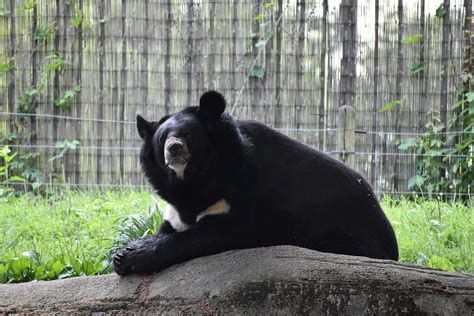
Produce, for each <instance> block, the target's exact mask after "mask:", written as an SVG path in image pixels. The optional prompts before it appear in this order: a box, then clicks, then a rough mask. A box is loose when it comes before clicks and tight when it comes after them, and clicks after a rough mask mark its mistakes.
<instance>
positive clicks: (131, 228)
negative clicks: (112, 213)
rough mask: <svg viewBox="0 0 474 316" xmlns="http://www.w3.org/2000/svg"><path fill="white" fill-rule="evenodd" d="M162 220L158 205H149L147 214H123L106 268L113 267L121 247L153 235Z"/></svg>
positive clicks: (118, 222) (118, 223) (119, 220)
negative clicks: (114, 259)
mask: <svg viewBox="0 0 474 316" xmlns="http://www.w3.org/2000/svg"><path fill="white" fill-rule="evenodd" d="M161 222H162V220H161V213H160V212H159V209H158V207H157V206H156V205H153V207H149V209H148V211H147V213H146V214H127V215H124V216H121V217H120V218H119V219H118V220H117V221H116V224H117V227H118V235H117V236H116V237H115V238H113V246H112V248H110V250H109V252H108V255H107V261H106V265H105V266H106V269H111V268H112V259H113V257H114V255H115V253H116V252H117V251H118V250H119V249H121V248H123V247H125V246H126V245H127V244H129V243H130V242H132V241H134V240H136V239H139V238H145V237H148V236H151V235H153V234H154V233H155V232H156V230H157V227H158V226H159V225H160V224H161Z"/></svg>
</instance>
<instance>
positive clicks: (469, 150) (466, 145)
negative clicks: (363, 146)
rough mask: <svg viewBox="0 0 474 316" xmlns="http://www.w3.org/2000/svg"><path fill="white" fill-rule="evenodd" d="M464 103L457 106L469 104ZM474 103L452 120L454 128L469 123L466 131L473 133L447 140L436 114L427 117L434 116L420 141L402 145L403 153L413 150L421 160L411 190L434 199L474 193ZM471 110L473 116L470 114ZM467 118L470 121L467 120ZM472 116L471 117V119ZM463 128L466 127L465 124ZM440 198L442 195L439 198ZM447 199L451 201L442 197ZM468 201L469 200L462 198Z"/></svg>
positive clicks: (404, 142)
mask: <svg viewBox="0 0 474 316" xmlns="http://www.w3.org/2000/svg"><path fill="white" fill-rule="evenodd" d="M461 101H462V102H461V103H459V104H456V106H461V105H460V104H465V101H466V99H465V98H464V97H463V98H462V100H461ZM473 103H474V102H470V103H469V107H467V108H466V109H464V110H463V111H461V112H459V113H457V114H456V113H455V115H454V118H453V119H451V120H450V125H451V126H453V125H454V124H455V123H458V124H457V126H460V124H459V121H469V122H470V124H468V128H467V129H465V131H469V132H470V133H468V134H467V136H464V135H457V134H452V135H449V136H448V137H445V134H443V132H444V131H445V126H444V124H443V122H442V120H441V115H440V113H439V111H436V110H432V111H430V112H429V113H428V114H427V115H429V116H430V120H429V122H428V123H427V124H426V126H425V127H426V132H425V133H424V134H423V135H421V136H420V137H419V138H416V139H407V140H405V141H402V142H399V143H398V149H400V150H413V151H414V152H415V153H416V154H418V155H419V156H417V161H416V165H415V166H416V175H415V176H414V177H412V178H411V179H410V180H409V181H408V186H409V188H410V189H413V190H415V191H418V192H428V193H429V195H430V196H432V195H434V192H448V193H454V194H456V193H463V194H465V193H466V192H471V191H472V184H473V183H474V174H473V172H472V163H473V157H474V155H473V150H474V137H473V136H472V132H473V128H472V118H473V115H474V104H473ZM469 110H470V111H471V112H472V114H469ZM466 115H467V117H466ZM469 116H471V117H470V118H469ZM461 125H462V124H461ZM437 195H438V194H437ZM438 197H439V198H443V199H447V198H449V197H448V196H447V197H443V196H441V195H440V196H438ZM460 198H461V199H464V200H466V199H467V197H465V196H460Z"/></svg>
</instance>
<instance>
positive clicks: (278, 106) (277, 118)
mask: <svg viewBox="0 0 474 316" xmlns="http://www.w3.org/2000/svg"><path fill="white" fill-rule="evenodd" d="M282 14H283V0H278V6H277V19H280V16H281V15H282ZM282 24H283V21H280V23H279V24H278V25H277V27H276V30H275V33H276V34H275V41H276V52H275V105H274V108H275V113H274V119H273V126H274V127H276V128H278V127H282V126H283V108H282V107H283V106H282V101H281V89H282V86H281V85H282V83H281V59H282V51H281V44H282V43H281V42H282V29H281V25H282Z"/></svg>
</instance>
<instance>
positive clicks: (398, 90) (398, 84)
mask: <svg viewBox="0 0 474 316" xmlns="http://www.w3.org/2000/svg"><path fill="white" fill-rule="evenodd" d="M403 14H404V12H403V0H398V8H397V18H398V33H397V35H398V36H397V77H396V79H395V98H396V99H397V100H400V99H401V97H402V77H403V74H404V63H403V46H402V40H403V31H404V30H403ZM395 130H396V132H399V131H400V107H399V106H397V107H396V108H395ZM399 169H400V166H399V157H398V156H395V161H394V164H393V173H394V178H393V189H394V190H395V191H398V190H399V183H398V180H399V174H398V173H399Z"/></svg>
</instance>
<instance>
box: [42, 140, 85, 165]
mask: <svg viewBox="0 0 474 316" xmlns="http://www.w3.org/2000/svg"><path fill="white" fill-rule="evenodd" d="M80 143H81V142H79V141H77V140H75V139H74V140H68V139H64V140H61V141H58V142H56V144H55V145H54V146H55V147H56V148H58V149H60V151H59V152H58V153H57V154H56V155H55V156H53V157H51V158H49V161H50V162H51V161H54V160H56V159H60V158H64V156H65V155H66V153H67V152H69V151H74V150H75V149H76V148H77V145H79V144H80Z"/></svg>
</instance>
